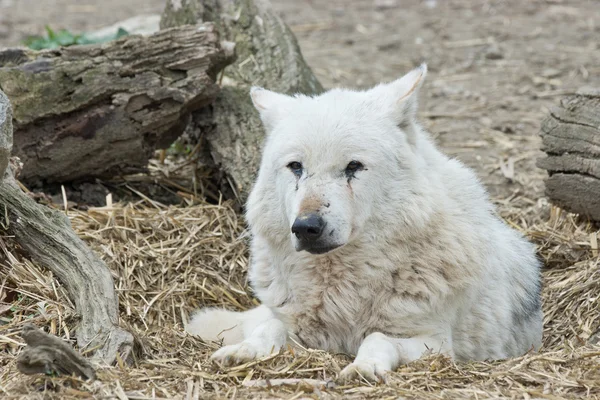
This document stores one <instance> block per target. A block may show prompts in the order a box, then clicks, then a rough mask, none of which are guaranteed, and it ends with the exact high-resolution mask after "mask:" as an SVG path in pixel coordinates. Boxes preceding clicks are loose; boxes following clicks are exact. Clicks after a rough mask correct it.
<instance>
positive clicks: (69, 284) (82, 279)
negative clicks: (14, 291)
mask: <svg viewBox="0 0 600 400" xmlns="http://www.w3.org/2000/svg"><path fill="white" fill-rule="evenodd" d="M5 100H6V98H5V97H4V94H3V93H2V91H1V90H0V104H2V105H3V106H2V107H0V133H2V136H0V143H8V142H10V137H11V135H12V130H11V127H10V121H11V118H12V116H11V113H10V110H11V109H10V106H7V105H8V104H9V103H8V101H5ZM4 135H6V136H4ZM9 152H10V147H9ZM11 161H12V160H11ZM18 164H19V163H18V162H16V161H15V162H11V163H10V165H12V166H18ZM0 215H2V218H0V231H2V232H3V234H6V235H7V236H12V237H13V240H15V241H16V242H17V243H18V244H19V246H20V247H21V248H22V249H23V250H25V252H26V253H27V254H28V255H29V256H30V257H31V258H32V259H33V260H35V261H37V262H38V263H39V264H40V265H42V266H44V267H46V268H48V269H49V270H50V271H52V273H53V274H54V275H55V276H56V277H57V278H58V279H59V280H60V281H61V283H62V284H63V285H64V286H65V288H66V289H67V292H68V293H69V297H70V298H71V299H72V300H73V302H74V303H75V307H76V309H77V312H78V313H79V315H80V322H79V326H78V327H77V328H76V337H77V342H78V344H79V346H80V347H81V348H85V349H88V350H93V349H96V352H95V357H96V358H97V359H98V360H101V361H103V362H106V363H112V362H113V361H114V360H115V359H116V357H117V354H120V356H121V358H122V359H123V360H128V359H129V357H130V355H131V350H132V347H133V337H132V336H131V334H130V333H129V332H127V331H125V330H123V329H121V328H120V327H119V325H118V323H119V307H118V300H117V295H116V293H115V289H114V283H113V279H112V276H111V274H110V271H109V269H108V268H107V266H106V264H105V263H104V262H103V261H102V260H101V259H100V258H99V257H98V256H97V255H96V254H95V253H94V252H93V251H92V250H90V249H89V248H88V247H87V246H86V245H85V243H84V242H83V241H82V240H81V239H80V238H79V237H78V236H77V235H76V234H75V232H74V231H73V229H72V228H71V222H70V221H69V218H68V217H67V216H66V215H65V214H64V213H61V212H59V211H56V210H53V209H50V208H48V207H45V206H43V205H41V204H38V203H36V202H35V201H34V200H33V199H32V198H31V197H30V196H28V195H27V194H26V193H24V192H23V191H22V190H21V188H20V187H19V186H18V184H17V182H16V181H15V179H14V176H13V172H12V168H11V166H9V167H8V168H7V169H6V171H5V172H4V175H3V178H2V180H1V182H0ZM38 361H40V362H41V360H39V359H38Z"/></svg>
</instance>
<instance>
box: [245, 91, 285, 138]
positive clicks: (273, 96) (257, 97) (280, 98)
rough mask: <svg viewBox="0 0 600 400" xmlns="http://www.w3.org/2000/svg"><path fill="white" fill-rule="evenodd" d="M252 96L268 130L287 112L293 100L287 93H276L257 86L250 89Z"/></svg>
mask: <svg viewBox="0 0 600 400" xmlns="http://www.w3.org/2000/svg"><path fill="white" fill-rule="evenodd" d="M250 97H251V98H252V103H253V104H254V107H255V108H256V109H257V110H258V112H259V113H260V119H261V120H262V122H263V124H264V125H265V128H266V129H267V131H270V130H271V129H272V128H273V127H274V126H275V124H276V123H277V120H278V119H279V118H281V117H282V115H284V114H285V112H286V110H287V109H288V107H289V103H290V102H291V101H292V100H293V98H292V97H290V96H286V95H285V94H281V93H275V92H272V91H270V90H267V89H263V88H261V87H256V86H254V87H252V88H251V89H250Z"/></svg>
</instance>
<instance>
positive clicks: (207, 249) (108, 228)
mask: <svg viewBox="0 0 600 400" xmlns="http://www.w3.org/2000/svg"><path fill="white" fill-rule="evenodd" d="M167 184H168V182H167ZM182 195H183V197H184V199H186V201H187V202H188V205H187V206H180V207H174V206H172V207H166V206H163V205H161V204H159V203H157V202H155V201H152V200H151V199H145V200H143V201H141V202H138V203H129V204H117V205H111V206H107V207H102V208H93V209H89V210H88V211H86V212H82V211H75V210H71V211H69V217H70V219H71V221H72V225H73V228H74V229H75V230H76V231H77V232H78V233H79V235H80V236H81V237H82V238H83V239H84V240H86V241H87V242H88V244H89V245H90V246H91V247H92V248H93V249H94V250H95V251H97V252H98V254H100V255H101V256H102V258H103V259H104V260H105V261H106V262H107V264H108V265H109V267H110V268H111V270H112V272H113V276H114V279H115V284H116V287H117V291H118V293H119V299H120V311H121V318H122V323H123V324H124V326H126V327H127V328H128V329H129V330H130V331H131V332H133V333H134V335H135V336H136V338H137V339H138V341H139V343H140V351H139V352H138V353H137V357H136V363H135V365H134V367H132V368H129V367H125V366H115V367H104V368H102V369H101V370H100V372H99V378H100V379H99V381H97V382H94V383H86V382H82V381H80V380H77V379H74V378H47V377H42V376H38V377H35V376H34V377H25V376H23V375H21V374H19V372H18V371H17V370H16V367H15V359H16V356H17V354H18V352H19V350H20V349H21V348H22V346H23V343H22V340H21V338H20V337H19V332H20V330H21V328H22V326H23V324H24V323H26V322H30V321H33V322H34V323H36V324H37V325H38V326H41V327H45V328H47V330H48V331H50V332H51V333H53V334H56V335H59V336H61V337H64V338H65V339H70V338H72V337H73V329H74V328H75V326H76V322H77V316H76V313H75V310H74V307H73V305H72V303H71V302H70V301H69V299H68V297H67V296H66V293H65V291H64V290H63V288H62V287H61V285H60V283H59V282H58V281H56V280H55V279H54V277H53V276H52V275H51V274H50V273H49V272H46V271H44V270H43V269H42V268H40V266H38V265H36V264H35V263H33V262H32V261H30V260H29V259H27V258H26V257H24V256H23V255H22V253H21V252H20V250H19V249H18V248H17V247H15V245H14V243H13V242H12V241H11V239H10V238H6V237H5V238H2V240H0V247H1V248H2V252H1V253H2V254H3V259H2V263H1V265H0V267H1V269H0V343H1V344H2V345H3V347H4V349H3V350H2V351H1V352H0V366H2V369H1V372H0V392H1V393H2V394H3V396H4V397H3V398H9V399H13V398H15V399H16V398H57V399H58V398H60V399H64V398H68V399H75V398H86V397H87V398H89V397H94V398H119V399H126V398H129V399H145V398H181V399H194V398H265V397H271V398H273V397H275V398H302V397H313V398H320V397H323V398H330V397H332V398H341V397H343V398H386V397H389V398H397V397H398V396H401V397H407V398H419V399H439V398H476V399H482V398H550V399H553V398H574V397H579V396H584V395H586V396H590V397H592V398H600V347H594V346H593V345H586V342H587V339H588V338H589V337H590V335H591V334H592V333H593V332H595V330H597V329H598V328H599V324H600V295H599V294H598V288H599V287H600V260H599V257H598V240H597V232H594V229H593V228H592V227H591V226H589V224H586V223H585V222H581V221H579V220H578V219H577V218H576V216H574V215H571V214H567V213H564V212H561V211H560V210H559V209H557V208H553V207H549V206H547V205H545V204H544V203H543V202H537V203H536V202H534V201H532V200H530V199H528V198H526V197H523V196H517V195H513V196H511V197H510V198H508V199H503V200H498V201H497V205H498V208H499V211H500V214H501V216H502V217H503V218H504V219H505V220H506V221H507V222H508V223H510V224H511V225H512V226H513V227H515V228H516V229H519V230H521V231H523V232H524V233H526V234H527V235H528V236H529V237H530V238H532V240H534V241H535V242H536V243H537V245H538V248H539V253H540V255H541V257H543V258H544V261H545V263H546V265H547V269H546V270H545V272H544V278H545V285H544V310H545V316H546V317H545V340H544V349H543V351H542V352H541V353H539V354H531V355H526V356H524V357H521V358H518V359H512V360H507V361H504V362H493V363H471V364H455V363H452V362H451V361H449V360H447V359H445V358H443V357H439V356H432V357H430V358H428V359H425V360H421V361H418V362H415V363H413V364H411V365H409V366H406V367H403V368H401V369H399V370H398V371H397V372H396V373H394V374H393V375H392V376H391V377H390V380H389V382H388V385H369V384H367V383H364V384H356V385H349V386H335V385H334V384H332V382H331V380H332V379H334V378H335V376H336V374H337V373H338V372H339V371H340V369H341V368H342V367H343V366H344V365H345V364H346V363H348V362H349V361H350V358H348V357H347V356H345V355H332V354H327V353H325V352H320V351H305V352H299V353H298V352H297V353H292V352H289V351H287V352H284V353H283V354H280V355H276V356H272V357H268V358H267V359H264V360H260V361H258V362H253V363H250V364H247V365H243V366H239V367H235V368H231V369H228V370H221V371H220V370H217V369H215V368H214V367H213V366H212V365H210V363H209V362H208V361H207V359H208V356H209V355H210V353H211V352H212V351H213V350H214V349H215V348H216V347H217V345H216V344H212V343H203V342H202V341H200V340H198V339H196V338H193V337H190V336H188V335H186V334H185V333H184V332H183V326H184V324H185V321H186V318H187V315H188V314H189V312H190V311H192V310H193V309H196V308H198V307H200V306H202V305H220V306H225V307H228V308H233V309H245V308H247V307H251V306H252V305H253V303H255V300H254V299H253V298H252V297H251V295H249V294H248V292H247V288H246V281H245V272H246V267H247V263H248V258H247V247H246V237H245V230H244V221H243V220H242V218H241V217H240V215H239V214H238V213H237V212H236V211H234V210H233V208H232V207H230V205H229V204H228V203H224V204H220V205H211V204H207V203H204V202H201V201H199V200H198V199H197V197H195V196H194V194H193V192H188V193H183V194H182Z"/></svg>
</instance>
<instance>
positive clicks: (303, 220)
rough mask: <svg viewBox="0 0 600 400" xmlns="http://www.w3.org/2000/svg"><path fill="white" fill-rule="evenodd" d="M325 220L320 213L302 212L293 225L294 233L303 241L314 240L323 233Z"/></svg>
mask: <svg viewBox="0 0 600 400" xmlns="http://www.w3.org/2000/svg"><path fill="white" fill-rule="evenodd" d="M323 228H325V221H323V218H321V217H320V216H319V215H318V214H315V213H310V214H302V215H300V216H298V218H296V220H295V221H294V224H293V225H292V233H293V234H294V235H296V237H297V238H298V239H299V240H300V241H302V242H307V243H309V242H314V241H315V240H317V239H318V238H319V237H321V234H322V233H323Z"/></svg>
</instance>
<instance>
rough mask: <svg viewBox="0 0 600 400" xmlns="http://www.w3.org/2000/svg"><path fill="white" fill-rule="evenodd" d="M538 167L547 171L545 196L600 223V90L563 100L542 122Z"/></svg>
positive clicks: (562, 206)
mask: <svg viewBox="0 0 600 400" xmlns="http://www.w3.org/2000/svg"><path fill="white" fill-rule="evenodd" d="M541 136H542V150H543V151H544V152H545V153H546V154H547V156H546V157H545V158H542V159H540V160H538V162H537V165H538V167H540V168H542V169H545V170H546V171H547V172H548V175H549V176H548V178H547V179H546V182H545V183H546V195H547V196H548V198H549V199H550V201H552V202H553V203H554V204H556V205H558V206H559V207H561V208H564V209H565V210H567V211H570V212H573V213H577V214H581V215H582V216H584V217H587V218H590V219H592V220H596V221H600V89H582V90H580V91H578V92H577V94H575V95H573V96H570V97H568V98H565V99H563V100H562V101H561V102H560V106H558V107H555V108H553V109H552V110H551V111H550V115H549V116H548V117H547V118H546V119H545V120H544V122H543V123H542V129H541Z"/></svg>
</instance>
